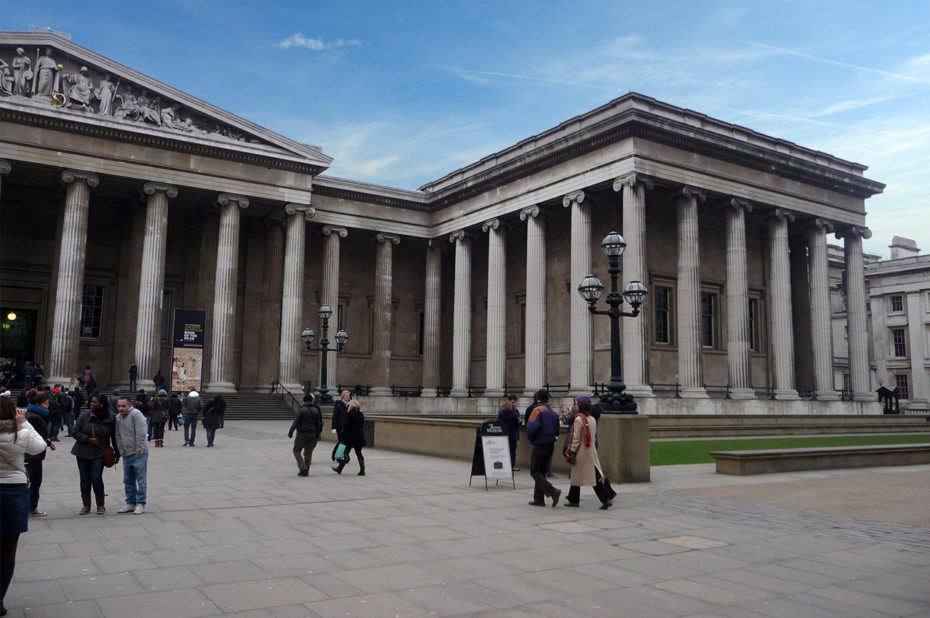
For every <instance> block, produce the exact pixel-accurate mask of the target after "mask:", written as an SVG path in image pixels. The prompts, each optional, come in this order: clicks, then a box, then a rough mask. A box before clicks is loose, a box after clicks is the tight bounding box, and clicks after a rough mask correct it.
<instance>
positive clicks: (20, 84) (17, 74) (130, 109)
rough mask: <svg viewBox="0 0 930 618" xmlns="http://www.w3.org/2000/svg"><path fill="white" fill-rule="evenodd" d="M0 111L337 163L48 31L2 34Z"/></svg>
mask: <svg viewBox="0 0 930 618" xmlns="http://www.w3.org/2000/svg"><path fill="white" fill-rule="evenodd" d="M0 108H7V109H11V110H18V111H21V112H25V113H27V114H34V115H36V116H39V117H44V118H47V119H59V120H64V121H67V122H69V123H78V125H94V126H96V127H100V128H106V129H109V130H111V131H116V132H120V131H124V132H126V133H128V134H139V133H142V134H148V135H151V136H157V137H158V138H160V139H162V140H176V141H181V142H186V143H195V144H201V145H203V146H205V147H207V148H210V149H219V150H232V151H239V152H241V153H243V154H250V155H254V156H261V157H271V158H281V159H285V160H287V161H289V162H290V163H299V164H304V165H308V166H311V167H313V168H315V169H316V171H317V173H318V172H319V171H322V170H324V169H326V168H327V167H329V165H330V163H331V162H332V158H331V157H328V156H326V155H324V154H323V153H322V152H320V151H319V150H318V149H317V148H314V147H311V146H308V145H306V144H301V143H299V142H295V141H294V140H291V139H288V138H286V137H283V136H281V135H279V134H277V133H275V132H273V131H269V130H268V129H265V128H264V127H261V126H259V125H257V124H255V123H253V122H250V121H248V120H245V119H244V118H240V117H239V116H236V115H235V114H231V113H229V112H227V111H226V110H223V109H221V108H219V107H216V106H214V105H211V104H209V103H207V102H205V101H202V100H200V99H197V98H196V97H193V96H191V95H189V94H187V93H185V92H182V91H180V90H177V89H175V88H172V87H171V86H168V85H166V84H163V83H161V82H159V81H158V80H155V79H152V78H151V77H148V76H147V75H144V74H142V73H139V72H137V71H134V70H132V69H130V68H128V67H126V66H123V65H121V64H119V63H118V62H115V61H113V60H111V59H109V58H106V57H104V56H101V55H100V54H97V53H95V52H93V51H91V50H89V49H86V48H84V47H81V46H80V45H77V44H75V43H72V42H71V41H68V40H67V39H64V38H61V37H59V36H55V35H52V34H48V33H32V32H29V33H26V32H2V33H0Z"/></svg>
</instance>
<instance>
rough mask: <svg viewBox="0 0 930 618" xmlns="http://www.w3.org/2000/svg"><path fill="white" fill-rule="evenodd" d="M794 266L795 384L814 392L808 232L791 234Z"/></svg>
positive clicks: (792, 294) (799, 387)
mask: <svg viewBox="0 0 930 618" xmlns="http://www.w3.org/2000/svg"><path fill="white" fill-rule="evenodd" d="M788 255H789V259H790V267H791V316H792V318H793V322H794V333H793V334H794V386H795V388H796V389H797V390H798V391H799V394H800V393H802V392H803V393H805V394H808V393H813V391H814V365H813V350H812V341H811V311H810V308H811V297H810V264H809V261H808V255H807V235H806V234H789V235H788Z"/></svg>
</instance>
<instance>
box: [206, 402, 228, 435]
mask: <svg viewBox="0 0 930 618" xmlns="http://www.w3.org/2000/svg"><path fill="white" fill-rule="evenodd" d="M225 413H226V402H225V401H223V400H222V399H213V400H211V401H210V402H209V403H207V405H205V406H204V407H203V421H202V424H203V428H204V429H219V428H220V427H222V426H223V415H224V414H225Z"/></svg>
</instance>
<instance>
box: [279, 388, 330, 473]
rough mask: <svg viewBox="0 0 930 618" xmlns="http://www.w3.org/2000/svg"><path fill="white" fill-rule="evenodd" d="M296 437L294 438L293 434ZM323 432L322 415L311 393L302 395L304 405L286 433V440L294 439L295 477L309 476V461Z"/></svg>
mask: <svg viewBox="0 0 930 618" xmlns="http://www.w3.org/2000/svg"><path fill="white" fill-rule="evenodd" d="M295 432H296V433H297V437H296V438H294V433H295ZM322 432H323V415H322V414H321V413H320V408H319V406H317V405H316V403H315V398H314V396H313V395H312V394H311V393H307V394H306V395H304V405H302V406H300V409H299V410H297V416H296V417H295V418H294V422H293V423H291V428H290V430H289V431H288V432H287V437H288V438H294V449H293V451H294V458H295V459H296V460H297V476H309V475H310V459H311V458H312V457H313V449H314V448H316V443H317V440H319V437H320V434H321V433H322Z"/></svg>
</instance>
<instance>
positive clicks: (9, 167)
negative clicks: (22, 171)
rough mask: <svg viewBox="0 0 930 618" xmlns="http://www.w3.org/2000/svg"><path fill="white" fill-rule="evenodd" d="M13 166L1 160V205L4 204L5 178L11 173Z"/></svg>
mask: <svg viewBox="0 0 930 618" xmlns="http://www.w3.org/2000/svg"><path fill="white" fill-rule="evenodd" d="M12 169H13V166H12V165H10V162H9V161H7V160H6V159H0V204H2V203H3V202H2V195H3V193H2V189H3V177H4V176H6V175H7V174H9V173H10V170H12Z"/></svg>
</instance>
